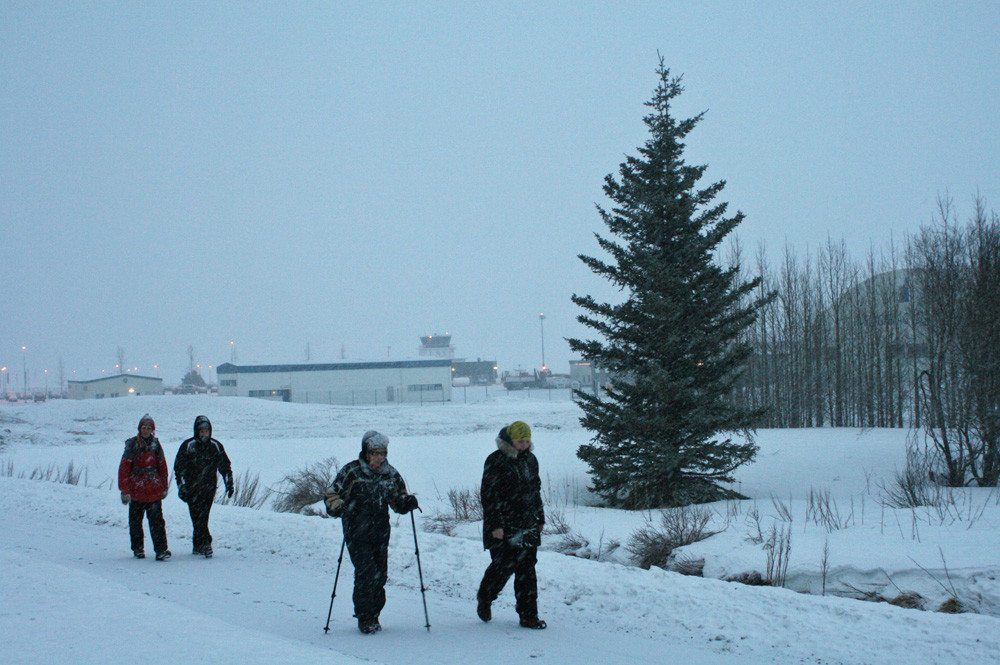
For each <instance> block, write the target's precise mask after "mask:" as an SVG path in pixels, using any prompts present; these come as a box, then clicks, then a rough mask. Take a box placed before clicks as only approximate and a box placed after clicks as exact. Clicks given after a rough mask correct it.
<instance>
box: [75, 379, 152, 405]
mask: <svg viewBox="0 0 1000 665" xmlns="http://www.w3.org/2000/svg"><path fill="white" fill-rule="evenodd" d="M66 388H67V391H68V393H69V398H70V399H105V398H110V397H133V396H137V395H162V394H163V379H157V378H154V377H151V376H139V375H138V374H119V375H117V376H107V377H103V378H100V379H92V380H90V381H68V382H67V383H66Z"/></svg>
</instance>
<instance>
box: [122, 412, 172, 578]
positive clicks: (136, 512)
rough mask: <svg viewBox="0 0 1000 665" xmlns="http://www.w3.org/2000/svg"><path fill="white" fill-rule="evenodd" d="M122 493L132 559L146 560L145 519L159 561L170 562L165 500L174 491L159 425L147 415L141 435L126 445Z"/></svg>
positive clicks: (141, 427)
mask: <svg viewBox="0 0 1000 665" xmlns="http://www.w3.org/2000/svg"><path fill="white" fill-rule="evenodd" d="M118 489H120V490H121V493H122V503H123V504H125V505H127V506H128V533H129V539H130V540H131V541H132V555H133V556H134V557H135V558H136V559H143V558H145V557H146V553H145V547H144V546H143V541H144V540H145V536H144V535H143V533H142V518H143V517H144V516H145V517H146V519H147V520H148V521H149V535H150V536H151V537H152V539H153V550H154V551H155V552H156V560H157V561H166V560H167V559H169V558H170V550H168V549H167V526H166V522H165V521H164V519H163V499H165V498H167V492H168V491H169V489H170V475H169V471H168V469H167V459H166V456H165V455H164V454H163V447H162V446H161V445H160V440H159V439H157V438H156V423H154V422H153V418H152V417H151V416H150V415H149V414H148V413H147V414H146V415H144V416H143V417H142V418H141V419H140V420H139V433H138V434H137V435H136V436H133V437H132V438H131V439H129V440H128V441H126V442H125V452H124V453H123V454H122V461H121V463H120V464H119V465H118Z"/></svg>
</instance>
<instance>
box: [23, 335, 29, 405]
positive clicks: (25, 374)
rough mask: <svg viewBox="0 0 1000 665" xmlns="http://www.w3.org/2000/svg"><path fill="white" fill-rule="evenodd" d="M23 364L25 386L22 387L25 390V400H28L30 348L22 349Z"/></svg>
mask: <svg viewBox="0 0 1000 665" xmlns="http://www.w3.org/2000/svg"><path fill="white" fill-rule="evenodd" d="M21 362H22V363H23V364H24V385H23V386H21V387H22V389H23V390H24V398H25V399H28V347H26V346H22V347H21Z"/></svg>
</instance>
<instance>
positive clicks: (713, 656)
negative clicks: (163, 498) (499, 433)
mask: <svg viewBox="0 0 1000 665" xmlns="http://www.w3.org/2000/svg"><path fill="white" fill-rule="evenodd" d="M116 502H117V493H114V492H109V491H107V490H98V489H94V488H81V487H75V486H67V485H59V484H54V483H47V482H39V481H27V480H17V479H11V478H0V534H2V539H0V566H2V569H3V570H4V571H5V574H4V575H3V583H2V587H3V588H2V594H0V640H2V642H3V643H4V662H5V663H12V664H14V663H38V662H72V663H82V664H89V663H95V664H96V663H106V662H109V661H110V662H122V663H130V662H135V663H142V664H143V665H155V664H157V663H164V664H168V663H169V664H170V665H176V663H178V662H212V663H283V662H299V663H302V662H338V663H354V662H357V661H358V660H365V661H368V662H377V663H407V664H408V665H409V664H413V665H441V664H442V663H467V662H474V661H478V660H482V659H483V658H484V657H488V659H489V661H490V662H491V663H500V664H506V663H511V664H513V663H524V662H531V661H532V660H533V661H535V662H542V663H553V664H556V665H559V664H562V663H566V664H569V663H573V665H578V664H579V663H580V662H581V660H582V661H585V662H588V663H623V662H627V663H663V662H676V663H689V662H691V663H693V662H697V663H707V664H708V665H716V664H718V665H723V664H735V663H748V662H749V663H764V662H774V663H805V662H809V663H899V662H907V663H910V664H913V663H942V662H961V661H969V662H971V661H976V662H1000V637H998V633H1000V631H998V630H997V629H998V628H1000V621H998V620H997V619H994V618H990V617H984V616H973V615H965V616H946V615H940V614H933V613H926V612H916V611H911V610H901V609H897V608H893V607H889V606H886V605H874V604H868V603H861V602H857V601H851V600H845V599H837V598H817V597H810V596H802V595H800V594H795V593H791V592H788V591H786V590H782V589H771V588H751V587H744V586H741V585H735V584H727V583H724V582H719V581H716V580H705V579H697V578H685V577H681V576H679V575H676V574H672V573H666V572H663V571H642V570H638V569H635V568H628V567H624V566H619V565H616V564H607V563H604V564H601V563H595V562H590V561H584V560H579V559H574V558H570V557H565V556H562V555H558V554H553V553H549V552H543V553H541V556H540V561H539V577H540V583H541V591H540V598H541V607H542V610H543V611H542V613H543V615H544V616H545V618H546V619H548V620H549V623H550V628H549V630H546V631H537V632H536V631H527V630H524V629H521V628H519V627H518V626H517V625H516V623H515V615H514V612H513V608H512V600H511V598H510V592H509V589H508V590H507V591H506V592H505V594H504V596H502V597H501V601H498V603H497V606H496V608H495V617H496V618H495V619H494V621H493V622H492V623H490V624H483V623H481V622H479V621H478V620H477V619H476V618H475V615H474V602H473V600H472V598H473V596H474V593H475V584H476V582H477V581H478V578H479V575H480V574H481V573H482V570H481V568H482V566H483V565H484V564H485V561H486V555H485V553H483V552H482V551H481V549H480V548H479V547H478V545H477V544H476V543H474V542H471V541H467V540H462V539H456V538H447V537H444V536H439V535H437V534H430V533H420V534H419V537H420V539H421V559H422V562H423V570H424V577H425V580H426V583H427V586H428V587H429V589H430V590H429V592H428V597H427V600H428V609H429V612H430V619H431V624H432V629H431V631H430V632H427V631H426V630H425V629H424V626H423V624H424V618H423V606H422V604H421V600H420V593H419V588H418V582H417V571H416V568H415V561H414V557H413V540H412V533H411V531H410V528H409V524H408V520H405V521H402V520H401V521H400V522H399V524H398V526H397V527H396V528H395V530H394V533H393V540H392V544H391V555H390V585H389V587H388V588H387V592H388V598H389V600H388V604H387V606H386V608H385V611H384V613H383V616H382V618H383V625H384V626H385V629H384V631H383V632H382V633H381V634H379V635H376V636H364V635H361V634H360V633H358V631H357V630H356V628H355V624H354V621H353V619H352V618H351V608H350V605H351V603H350V588H351V580H352V575H353V570H352V569H351V568H350V564H349V559H348V557H346V556H345V563H344V568H343V570H342V571H341V582H340V587H339V588H338V593H337V598H336V601H335V603H334V612H333V621H332V622H331V631H330V633H329V634H328V635H327V634H324V633H323V626H324V624H325V622H326V611H327V608H328V606H329V599H330V590H331V584H332V580H333V570H334V566H335V564H336V551H337V549H338V548H339V533H338V531H337V530H336V525H335V523H334V522H332V521H330V520H321V519H319V518H306V517H301V516H296V515H287V514H278V513H271V512H268V511H252V510H248V509H238V508H227V507H217V509H216V511H215V512H214V513H213V532H214V534H215V536H216V544H217V547H216V557H215V558H214V559H211V560H205V559H203V558H201V557H195V556H192V555H191V554H190V540H189V539H188V538H189V536H188V533H187V529H188V524H187V521H186V515H185V513H184V507H183V506H182V505H180V503H179V502H178V501H177V500H176V498H173V497H171V499H168V500H167V502H166V504H165V507H166V517H167V525H168V533H169V535H170V542H171V549H172V550H173V552H174V558H173V560H171V561H170V562H167V563H158V562H156V561H153V560H152V558H147V559H145V560H142V561H137V560H134V559H132V558H131V555H130V552H129V550H128V545H127V540H128V536H127V527H126V520H125V512H126V511H125V510H124V508H123V507H122V506H121V505H120V504H117V503H116ZM411 578H412V579H411ZM138 635H145V636H146V637H147V639H146V644H145V645H143V646H140V647H135V646H134V645H133V642H134V641H135V639H136V636H138ZM970 659H971V660H970Z"/></svg>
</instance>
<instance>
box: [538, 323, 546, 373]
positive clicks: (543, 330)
mask: <svg viewBox="0 0 1000 665" xmlns="http://www.w3.org/2000/svg"><path fill="white" fill-rule="evenodd" d="M538 325H539V327H540V328H541V330H542V369H543V370H544V369H545V314H539V315H538Z"/></svg>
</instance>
